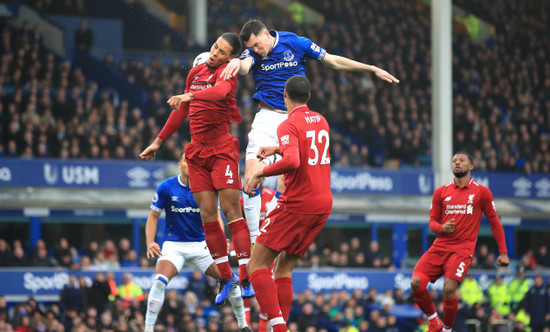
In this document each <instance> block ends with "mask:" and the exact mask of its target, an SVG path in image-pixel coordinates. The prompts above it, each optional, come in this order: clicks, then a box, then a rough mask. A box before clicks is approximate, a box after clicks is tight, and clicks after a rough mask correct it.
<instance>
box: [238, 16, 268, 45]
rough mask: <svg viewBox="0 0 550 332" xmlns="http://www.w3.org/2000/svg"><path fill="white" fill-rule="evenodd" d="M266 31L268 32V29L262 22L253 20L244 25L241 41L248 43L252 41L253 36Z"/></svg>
mask: <svg viewBox="0 0 550 332" xmlns="http://www.w3.org/2000/svg"><path fill="white" fill-rule="evenodd" d="M264 30H267V27H266V26H265V24H264V23H263V22H262V21H260V20H256V19H251V20H248V21H247V22H246V23H245V24H244V25H243V28H242V29H241V34H240V36H241V39H242V40H243V41H244V42H245V43H246V42H247V41H248V40H249V39H250V36H251V35H256V36H257V35H259V34H260V32H262V31H264Z"/></svg>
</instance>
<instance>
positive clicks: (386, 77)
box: [373, 66, 399, 83]
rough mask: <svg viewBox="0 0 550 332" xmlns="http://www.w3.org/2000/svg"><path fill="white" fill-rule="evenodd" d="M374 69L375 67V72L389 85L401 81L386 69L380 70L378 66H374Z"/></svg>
mask: <svg viewBox="0 0 550 332" xmlns="http://www.w3.org/2000/svg"><path fill="white" fill-rule="evenodd" d="M373 67H374V70H373V71H374V73H375V74H376V76H377V77H378V78H379V79H381V80H384V81H386V82H389V83H399V80H398V79H397V78H395V77H394V76H393V75H392V74H390V73H388V72H387V71H385V70H384V69H380V68H378V67H376V66H373Z"/></svg>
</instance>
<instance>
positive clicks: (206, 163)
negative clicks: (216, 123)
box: [185, 135, 242, 192]
mask: <svg viewBox="0 0 550 332" xmlns="http://www.w3.org/2000/svg"><path fill="white" fill-rule="evenodd" d="M185 159H187V164H188V166H189V182H190V185H191V192H197V191H217V190H220V189H237V190H241V189H242V187H241V177H240V173H239V140H238V139H236V138H235V137H233V136H229V135H228V139H227V140H224V141H222V142H221V143H219V144H215V145H199V144H196V143H193V142H191V143H189V144H187V145H186V146H185Z"/></svg>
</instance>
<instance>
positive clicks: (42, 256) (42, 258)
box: [30, 247, 58, 267]
mask: <svg viewBox="0 0 550 332" xmlns="http://www.w3.org/2000/svg"><path fill="white" fill-rule="evenodd" d="M30 266H36V267H55V266H58V264H57V261H56V260H55V258H53V257H52V256H50V255H49V254H48V251H47V250H46V247H37V248H36V255H35V256H34V257H32V258H31V261H30Z"/></svg>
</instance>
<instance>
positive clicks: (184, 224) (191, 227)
mask: <svg viewBox="0 0 550 332" xmlns="http://www.w3.org/2000/svg"><path fill="white" fill-rule="evenodd" d="M151 210H153V211H157V212H158V213H162V210H164V211H165V212H166V230H165V232H164V234H165V236H164V240H165V241H178V242H201V241H204V229H203V228H202V220H201V215H200V213H199V206H198V205H197V202H196V201H195V198H193V194H192V193H191V189H190V188H189V186H186V185H185V184H183V183H182V182H181V179H180V176H179V175H178V176H174V177H171V178H168V179H166V180H164V181H162V183H161V184H160V185H159V186H158V188H157V192H156V193H155V196H154V197H153V203H151Z"/></svg>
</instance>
